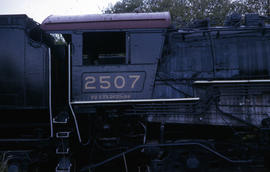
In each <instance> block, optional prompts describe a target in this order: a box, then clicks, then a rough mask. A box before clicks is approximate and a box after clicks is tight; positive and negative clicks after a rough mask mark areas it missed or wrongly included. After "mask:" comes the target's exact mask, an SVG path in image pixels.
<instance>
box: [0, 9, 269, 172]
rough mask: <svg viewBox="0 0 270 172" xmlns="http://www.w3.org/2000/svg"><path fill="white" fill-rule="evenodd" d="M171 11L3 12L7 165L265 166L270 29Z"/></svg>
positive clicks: (64, 170) (63, 171) (0, 99)
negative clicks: (180, 24)
mask: <svg viewBox="0 0 270 172" xmlns="http://www.w3.org/2000/svg"><path fill="white" fill-rule="evenodd" d="M265 19H266V18H263V17H261V16H259V15H257V14H246V15H245V18H244V20H243V19H242V18H241V17H240V16H237V15H232V16H228V18H227V19H226V23H225V26H222V27H210V25H209V22H208V21H202V22H197V23H196V25H192V26H190V27H185V28H181V29H177V28H175V27H174V26H173V24H172V22H171V17H170V14H169V13H168V12H160V13H128V14H99V15H80V16H56V15H51V16H49V17H47V18H46V19H45V20H44V21H43V22H42V24H38V23H36V22H35V21H33V20H32V19H31V18H28V17H27V16H26V15H1V16H0V38H1V39H0V114H1V121H0V127H1V132H0V145H1V146H0V149H1V159H2V162H1V165H0V167H1V168H6V169H7V170H8V171H10V172H19V171H20V172H22V171H56V172H70V171H111V170H112V169H114V170H116V171H147V172H148V171H157V172H160V171H192V172H193V171H236V170H239V169H240V170H244V171H248V170H254V169H256V171H259V170H261V171H263V170H267V169H268V168H269V158H270V147H269V143H270V142H269V141H270V140H269V138H270V137H269V136H270V135H269V130H270V118H269V115H270V91H269V88H270V87H269V86H270V27H269V26H268V25H267V24H265V23H264V22H265Z"/></svg>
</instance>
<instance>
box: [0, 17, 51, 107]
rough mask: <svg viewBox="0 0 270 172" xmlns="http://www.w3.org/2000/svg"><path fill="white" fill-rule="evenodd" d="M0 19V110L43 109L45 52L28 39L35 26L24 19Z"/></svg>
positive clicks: (41, 46) (40, 44)
mask: <svg viewBox="0 0 270 172" xmlns="http://www.w3.org/2000/svg"><path fill="white" fill-rule="evenodd" d="M0 18H1V20H4V19H6V20H7V21H6V22H2V23H1V24H0V37H1V39H0V52H1V53H0V107H6V108H8V107H10V108H19V107H20V108H23V109H24V108H46V106H47V105H48V87H47V83H48V61H47V57H48V52H47V51H48V49H47V48H46V45H45V44H43V43H41V42H36V41H33V39H31V37H30V31H31V29H33V28H35V27H38V25H37V24H36V23H35V22H33V21H32V20H30V19H29V18H27V16H25V15H14V16H8V15H6V16H1V17H0ZM40 34H41V33H40Z"/></svg>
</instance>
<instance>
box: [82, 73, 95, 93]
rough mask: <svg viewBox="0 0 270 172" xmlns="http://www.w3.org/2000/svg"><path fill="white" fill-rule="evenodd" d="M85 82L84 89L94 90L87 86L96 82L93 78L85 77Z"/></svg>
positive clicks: (93, 87)
mask: <svg viewBox="0 0 270 172" xmlns="http://www.w3.org/2000/svg"><path fill="white" fill-rule="evenodd" d="M85 80H86V82H85V85H84V87H85V89H89V90H91V89H96V87H95V86H89V85H90V84H94V83H95V82H96V78H95V77H93V76H87V77H85Z"/></svg>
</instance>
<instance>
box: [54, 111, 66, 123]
mask: <svg viewBox="0 0 270 172" xmlns="http://www.w3.org/2000/svg"><path fill="white" fill-rule="evenodd" d="M68 120H69V114H68V113H67V112H61V113H59V114H58V115H57V116H55V117H54V118H53V123H55V124H67V123H68Z"/></svg>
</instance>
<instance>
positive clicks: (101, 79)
mask: <svg viewBox="0 0 270 172" xmlns="http://www.w3.org/2000/svg"><path fill="white" fill-rule="evenodd" d="M110 78H111V76H100V77H99V82H100V88H101V89H109V88H111V83H110V81H105V79H110Z"/></svg>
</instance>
